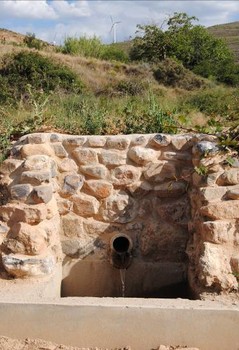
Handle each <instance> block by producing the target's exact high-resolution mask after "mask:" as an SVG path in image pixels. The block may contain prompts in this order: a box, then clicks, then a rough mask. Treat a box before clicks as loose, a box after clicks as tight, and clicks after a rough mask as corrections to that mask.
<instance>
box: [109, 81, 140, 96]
mask: <svg viewBox="0 0 239 350" xmlns="http://www.w3.org/2000/svg"><path fill="white" fill-rule="evenodd" d="M114 90H116V92H119V93H121V94H122V95H131V96H135V95H139V94H141V93H142V92H143V91H144V90H145V88H144V85H143V83H142V82H141V81H139V80H122V81H120V82H119V83H118V84H117V85H116V86H115V87H114Z"/></svg>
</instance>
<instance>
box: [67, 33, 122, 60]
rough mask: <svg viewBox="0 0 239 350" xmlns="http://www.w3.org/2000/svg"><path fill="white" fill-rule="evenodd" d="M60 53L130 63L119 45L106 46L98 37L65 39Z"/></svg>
mask: <svg viewBox="0 0 239 350" xmlns="http://www.w3.org/2000/svg"><path fill="white" fill-rule="evenodd" d="M60 51H61V52H62V53H64V54H70V55H81V56H84V57H93V58H98V59H102V60H108V61H112V60H115V61H120V62H127V61H128V55H127V54H126V53H125V52H124V51H123V50H121V49H120V48H118V47H117V45H115V44H111V45H105V44H103V43H102V42H101V40H100V39H99V38H97V37H96V36H94V37H92V38H88V37H86V36H82V37H80V38H72V37H68V38H66V39H65V41H64V44H63V46H62V47H61V48H60Z"/></svg>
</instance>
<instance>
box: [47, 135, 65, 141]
mask: <svg viewBox="0 0 239 350" xmlns="http://www.w3.org/2000/svg"><path fill="white" fill-rule="evenodd" d="M63 137H64V136H63V135H61V134H50V142H62V140H63Z"/></svg>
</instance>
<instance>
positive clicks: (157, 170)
mask: <svg viewBox="0 0 239 350" xmlns="http://www.w3.org/2000/svg"><path fill="white" fill-rule="evenodd" d="M143 174H144V177H145V178H146V179H147V180H148V181H155V182H163V181H164V180H166V179H175V178H177V176H178V170H177V169H176V166H175V164H174V163H172V162H166V161H157V162H154V163H150V164H149V165H148V166H147V168H146V170H145V171H144V172H143Z"/></svg>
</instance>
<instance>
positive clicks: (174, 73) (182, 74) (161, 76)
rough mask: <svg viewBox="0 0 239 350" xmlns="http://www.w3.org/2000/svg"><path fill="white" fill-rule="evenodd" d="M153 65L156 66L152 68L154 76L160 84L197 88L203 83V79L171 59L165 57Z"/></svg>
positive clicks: (190, 88) (189, 88) (187, 88)
mask: <svg viewBox="0 0 239 350" xmlns="http://www.w3.org/2000/svg"><path fill="white" fill-rule="evenodd" d="M155 66H156V67H157V68H156V69H155V70H154V77H155V79H156V80H157V81H158V82H159V83H160V84H163V85H166V86H172V87H179V88H182V89H185V90H193V89H198V88H200V87H202V86H204V85H205V82H204V81H203V79H201V78H200V77H198V76H197V75H195V74H193V73H192V72H190V71H189V70H187V69H186V68H184V66H183V65H182V64H181V63H178V62H176V61H174V60H172V59H169V58H167V59H165V60H163V61H161V62H158V63H157V65H155Z"/></svg>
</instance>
